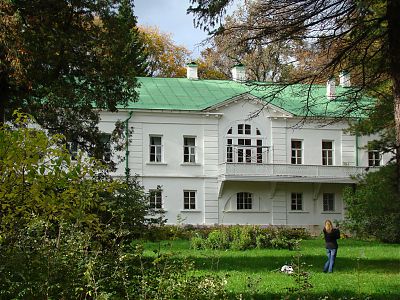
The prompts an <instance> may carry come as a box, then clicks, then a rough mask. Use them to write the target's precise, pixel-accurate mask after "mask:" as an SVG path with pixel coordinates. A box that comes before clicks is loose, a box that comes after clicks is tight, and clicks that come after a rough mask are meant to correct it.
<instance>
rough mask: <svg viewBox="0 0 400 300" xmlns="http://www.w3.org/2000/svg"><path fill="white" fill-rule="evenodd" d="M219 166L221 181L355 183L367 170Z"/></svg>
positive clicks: (335, 167)
mask: <svg viewBox="0 0 400 300" xmlns="http://www.w3.org/2000/svg"><path fill="white" fill-rule="evenodd" d="M219 167H220V168H219V176H220V180H221V181H228V180H231V181H287V182H331V183H353V182H355V180H354V178H353V177H354V176H356V175H359V174H364V173H365V172H366V169H365V167H352V166H322V165H288V164H255V163H222V164H220V166H219ZM372 170H373V169H370V171H372Z"/></svg>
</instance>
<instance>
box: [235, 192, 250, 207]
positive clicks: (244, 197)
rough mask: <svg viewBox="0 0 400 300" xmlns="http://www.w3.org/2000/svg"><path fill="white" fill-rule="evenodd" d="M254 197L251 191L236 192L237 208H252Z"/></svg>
mask: <svg viewBox="0 0 400 300" xmlns="http://www.w3.org/2000/svg"><path fill="white" fill-rule="evenodd" d="M252 206H253V197H252V194H251V193H247V192H240V193H237V194H236V208H237V209H238V210H239V209H252Z"/></svg>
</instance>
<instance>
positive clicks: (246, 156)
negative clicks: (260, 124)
mask: <svg viewBox="0 0 400 300" xmlns="http://www.w3.org/2000/svg"><path fill="white" fill-rule="evenodd" d="M264 143H265V138H263V136H262V134H261V131H260V130H259V129H258V128H255V127H252V126H251V125H250V124H245V123H239V124H237V125H236V126H234V127H230V128H229V129H228V131H227V133H226V162H228V163H264V162H266V160H267V154H266V153H267V151H268V147H267V146H266V145H265V144H264Z"/></svg>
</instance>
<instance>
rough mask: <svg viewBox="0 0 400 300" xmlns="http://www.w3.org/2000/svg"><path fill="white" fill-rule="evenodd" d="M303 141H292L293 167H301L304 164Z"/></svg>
mask: <svg viewBox="0 0 400 300" xmlns="http://www.w3.org/2000/svg"><path fill="white" fill-rule="evenodd" d="M302 156H303V149H302V141H292V158H291V162H292V164H293V165H301V164H302Z"/></svg>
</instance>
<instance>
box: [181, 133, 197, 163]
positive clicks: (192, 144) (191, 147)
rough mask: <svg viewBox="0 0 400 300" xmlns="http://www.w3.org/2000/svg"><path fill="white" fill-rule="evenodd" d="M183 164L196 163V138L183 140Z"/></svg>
mask: <svg viewBox="0 0 400 300" xmlns="http://www.w3.org/2000/svg"><path fill="white" fill-rule="evenodd" d="M183 162H185V163H195V162H196V138H194V137H184V138H183Z"/></svg>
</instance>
